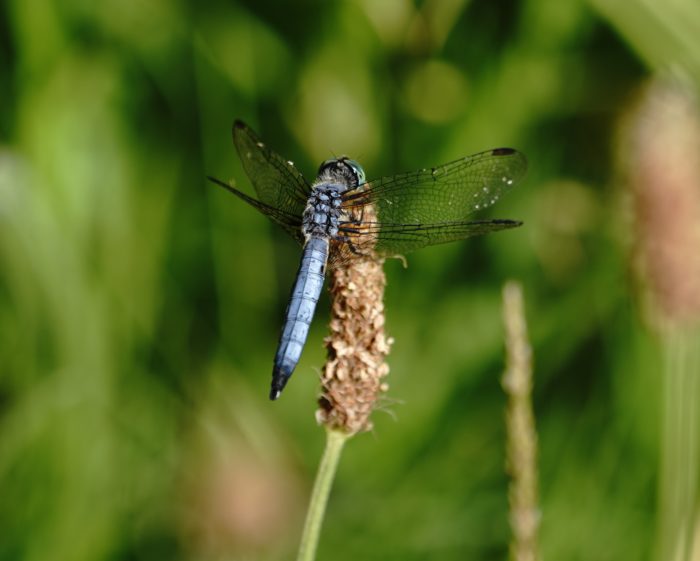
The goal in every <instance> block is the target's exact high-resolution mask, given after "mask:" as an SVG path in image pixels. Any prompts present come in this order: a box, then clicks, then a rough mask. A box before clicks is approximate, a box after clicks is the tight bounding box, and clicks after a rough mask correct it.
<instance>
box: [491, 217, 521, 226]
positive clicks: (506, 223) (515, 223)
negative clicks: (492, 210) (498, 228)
mask: <svg viewBox="0 0 700 561" xmlns="http://www.w3.org/2000/svg"><path fill="white" fill-rule="evenodd" d="M489 222H491V223H492V224H501V225H503V226H505V227H507V228H517V227H518V226H522V225H523V221H522V220H508V219H505V218H495V219H493V220H489Z"/></svg>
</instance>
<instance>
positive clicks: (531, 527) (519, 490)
mask: <svg viewBox="0 0 700 561" xmlns="http://www.w3.org/2000/svg"><path fill="white" fill-rule="evenodd" d="M524 308H525V305H524V302H523V290H522V287H521V285H520V283H517V282H514V281H510V282H508V283H506V285H505V286H504V287H503V321H504V325H505V330H506V370H505V372H504V373H503V379H502V382H501V383H502V385H503V389H504V391H505V392H506V395H507V396H508V405H507V409H506V433H507V440H508V441H507V445H506V461H507V470H508V473H509V474H510V477H511V482H510V488H509V490H508V499H509V503H510V525H511V529H512V531H513V537H512V539H511V544H510V558H511V559H512V560H513V561H537V560H538V559H539V558H540V557H539V548H538V532H539V526H540V511H539V506H538V491H537V432H536V430H535V415H534V413H533V411H532V349H531V347H530V343H529V341H528V335H527V323H526V320H525V309H524Z"/></svg>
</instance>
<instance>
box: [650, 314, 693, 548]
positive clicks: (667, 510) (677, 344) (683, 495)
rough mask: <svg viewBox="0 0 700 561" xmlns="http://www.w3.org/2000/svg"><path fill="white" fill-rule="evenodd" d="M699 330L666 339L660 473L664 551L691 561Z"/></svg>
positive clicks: (671, 332)
mask: <svg viewBox="0 0 700 561" xmlns="http://www.w3.org/2000/svg"><path fill="white" fill-rule="evenodd" d="M699 342H700V341H699V337H698V332H697V331H696V330H685V329H682V328H678V327H676V328H675V329H674V328H672V329H669V331H668V332H667V333H666V335H665V336H664V343H663V344H664V354H665V364H664V373H663V376H664V408H663V419H662V434H661V438H662V455H661V475H660V507H661V508H660V522H659V533H660V535H659V552H658V555H657V558H658V559H660V560H663V561H686V560H687V559H689V555H690V550H691V547H692V543H691V542H692V533H693V525H694V524H693V521H694V516H695V510H696V502H697V492H698V475H697V474H698V463H699V462H698V456H699V453H700V438H699V428H700V416H699V414H698V396H700V344H699Z"/></svg>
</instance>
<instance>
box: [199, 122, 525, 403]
mask: <svg viewBox="0 0 700 561" xmlns="http://www.w3.org/2000/svg"><path fill="white" fill-rule="evenodd" d="M233 144H234V145H235V147H236V151H237V152H238V155H239V157H240V159H241V162H242V164H243V169H244V170H245V173H246V175H247V176H248V178H249V179H250V182H251V183H252V184H253V188H254V189H255V192H256V193H257V198H254V197H252V196H250V195H247V194H246V193H244V192H243V191H240V190H238V189H237V188H236V187H235V186H234V185H233V184H229V183H226V182H224V181H221V180H219V179H216V178H215V177H211V176H209V177H208V179H209V180H210V181H212V182H214V183H216V184H217V185H219V186H221V187H223V188H224V189H226V190H227V191H229V192H230V193H233V194H234V195H235V196H236V197H238V198H239V199H242V200H243V201H245V202H246V203H248V204H249V205H250V206H252V207H253V208H255V209H256V210H258V211H259V212H261V213H262V214H264V215H265V216H267V217H268V218H269V219H270V220H272V221H273V222H275V223H277V224H278V225H280V226H281V227H282V228H283V229H284V230H285V231H286V232H287V233H288V234H289V235H291V236H292V237H293V238H294V239H295V240H297V241H298V242H299V243H300V244H301V245H302V247H303V251H302V256H301V264H300V266H299V271H298V273H297V276H296V280H295V282H294V285H293V286H292V292H291V295H290V298H289V304H288V305H287V310H286V313H285V317H284V323H283V327H282V332H281V335H280V339H279V344H278V347H277V352H276V354H275V359H274V362H273V368H272V383H271V387H270V399H271V400H276V399H277V398H279V396H280V395H281V393H282V390H283V389H284V387H285V386H286V384H287V381H288V380H289V378H290V377H291V375H292V373H293V372H294V369H295V368H296V366H297V364H298V363H299V360H300V358H301V354H302V350H303V348H304V345H305V344H306V339H307V337H308V334H309V327H310V325H311V321H312V319H313V316H314V312H315V310H316V304H317V303H318V299H319V297H320V295H321V290H322V288H323V283H324V279H325V275H326V272H327V270H330V269H331V268H333V267H339V266H344V265H347V264H348V263H349V262H350V260H352V259H355V258H357V257H359V256H374V257H376V258H384V257H397V256H403V254H405V253H408V252H410V251H413V250H416V249H419V248H422V247H426V246H431V245H435V244H441V243H446V242H451V241H456V240H462V239H464V238H468V237H471V236H476V235H481V234H488V233H491V232H497V231H499V230H507V229H509V228H515V227H517V226H520V225H521V224H522V222H520V221H517V220H503V219H491V220H472V219H470V217H471V215H472V214H474V213H476V212H478V211H480V210H483V209H485V208H487V207H489V206H491V205H493V204H494V203H495V202H496V201H497V200H498V199H499V198H500V197H501V196H502V195H503V194H504V193H506V192H508V191H510V189H512V188H513V187H514V186H515V185H516V184H517V183H518V182H519V181H520V180H521V179H522V178H523V176H524V175H525V170H526V168H527V160H526V158H525V156H524V155H523V154H522V153H521V152H518V151H517V150H514V149H512V148H495V149H492V150H487V151H485V152H480V153H478V154H474V155H472V156H466V157H463V158H460V159H458V160H454V161H452V162H449V163H447V164H443V165H440V166H436V167H431V168H423V169H419V170H417V171H412V172H408V173H400V174H398V175H392V176H387V177H380V178H379V179H376V180H373V181H367V180H366V178H365V172H364V170H363V168H362V166H361V165H360V164H359V163H357V162H356V161H355V160H352V159H350V158H348V157H346V156H341V157H338V158H332V159H329V160H326V161H325V162H323V163H322V164H321V165H320V167H319V169H318V173H317V174H316V179H315V181H313V182H312V183H309V181H307V180H306V179H305V178H304V176H303V175H302V174H301V173H300V172H299V171H298V170H297V168H296V167H295V166H294V164H293V162H291V161H289V160H286V159H285V158H283V157H282V156H280V155H279V154H277V153H276V152H274V151H273V150H272V149H270V148H269V147H268V146H267V145H266V144H265V143H264V142H263V141H262V140H261V139H260V138H259V137H258V135H257V134H256V133H255V132H254V131H253V130H252V129H251V128H250V127H249V126H248V125H246V124H245V123H243V122H242V121H240V120H236V121H235V122H234V124H233Z"/></svg>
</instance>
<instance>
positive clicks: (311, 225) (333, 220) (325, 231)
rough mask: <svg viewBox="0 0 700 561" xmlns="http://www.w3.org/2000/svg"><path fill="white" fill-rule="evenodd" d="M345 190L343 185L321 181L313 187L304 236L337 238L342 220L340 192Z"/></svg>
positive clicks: (307, 204)
mask: <svg viewBox="0 0 700 561" xmlns="http://www.w3.org/2000/svg"><path fill="white" fill-rule="evenodd" d="M343 191H345V187H344V186H343V185H336V184H333V183H320V184H317V185H315V186H314V187H313V189H312V190H311V195H310V196H309V199H308V202H307V203H306V209H304V215H303V217H302V225H301V229H302V232H303V234H304V238H306V239H307V240H308V239H309V238H310V237H323V238H335V237H336V236H337V235H338V225H339V223H340V220H341V215H342V212H343V211H342V209H341V208H340V203H341V200H342V199H341V196H340V193H341V192H343Z"/></svg>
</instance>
